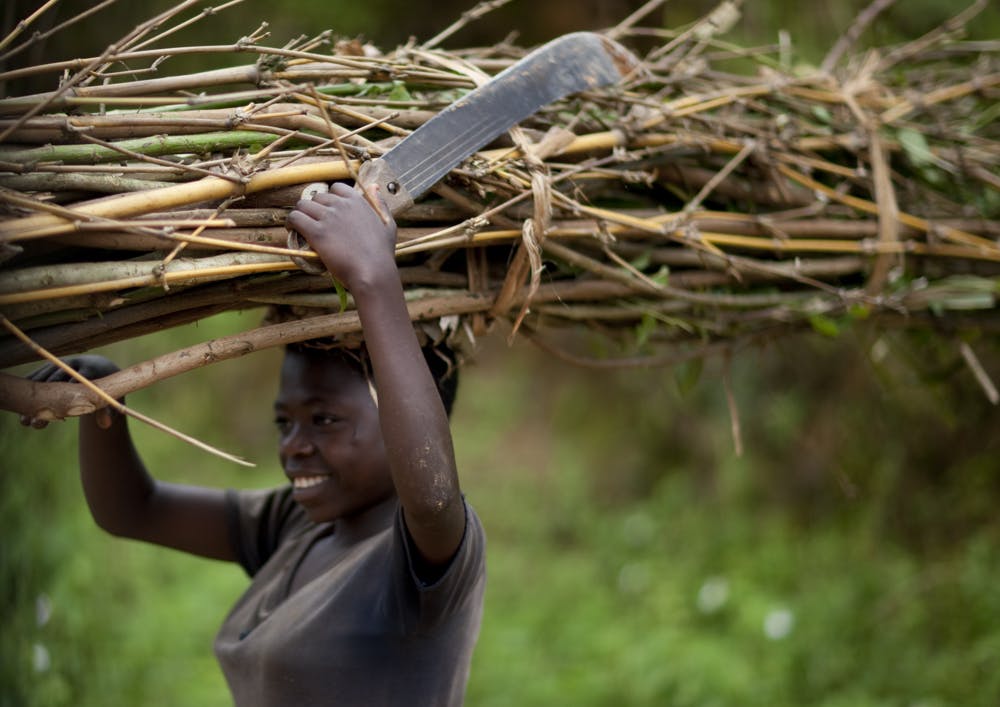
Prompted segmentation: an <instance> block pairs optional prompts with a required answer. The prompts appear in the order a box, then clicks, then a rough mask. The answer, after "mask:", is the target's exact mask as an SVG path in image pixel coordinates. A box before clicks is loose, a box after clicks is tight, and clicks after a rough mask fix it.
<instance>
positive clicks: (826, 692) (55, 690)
mask: <svg viewBox="0 0 1000 707" xmlns="http://www.w3.org/2000/svg"><path fill="white" fill-rule="evenodd" d="M861 4H862V3H854V4H853V5H854V9H857V6H859V5H861ZM153 5H154V3H147V6H148V7H150V8H151V7H153ZM387 5H388V3H387V0H376V1H375V2H372V3H367V4H362V3H352V4H345V3H338V4H336V5H333V4H330V3H323V4H319V3H316V4H315V5H313V4H309V3H301V4H299V3H296V4H295V8H296V10H295V13H291V12H289V11H287V10H283V12H282V13H281V17H280V18H277V19H278V21H277V22H275V23H274V29H275V35H276V36H277V37H279V38H280V37H284V36H290V35H292V34H294V33H297V32H299V31H310V32H311V31H314V30H315V29H316V28H317V27H319V26H333V27H334V28H335V29H337V30H338V31H341V32H343V33H344V34H355V33H358V32H364V33H365V34H366V35H368V36H370V37H372V38H376V39H379V38H380V37H383V38H382V39H379V41H383V42H386V43H388V42H392V41H397V40H398V38H399V37H404V38H405V36H406V35H407V34H409V33H414V34H418V36H428V35H429V34H431V33H432V32H434V31H436V29H439V28H440V27H442V26H444V25H446V24H447V23H448V22H449V21H450V20H451V19H453V18H454V17H456V16H457V15H458V13H459V12H460V10H461V9H465V6H463V5H455V6H452V4H448V3H444V4H442V5H439V6H438V7H440V8H441V9H440V10H439V11H438V15H437V22H436V23H434V24H433V26H429V27H426V26H419V25H418V23H417V22H414V24H413V27H415V29H407V27H408V26H409V25H405V23H401V18H400V17H399V13H398V12H397V13H396V15H395V16H394V17H395V19H394V21H393V23H392V26H391V27H388V26H387V25H388V24H389V23H386V22H379V21H378V20H377V16H376V15H374V14H365V13H374V12H384V11H385V9H386V6H387ZM748 5H751V6H752V8H751V9H748V10H747V11H746V14H747V19H746V21H745V25H744V29H742V30H740V31H745V32H747V33H748V36H751V35H752V34H753V33H754V32H756V33H759V36H765V35H766V36H772V35H773V33H774V32H775V31H776V29H777V28H779V27H786V26H787V27H788V28H789V29H790V30H792V32H793V36H796V37H798V36H807V37H811V38H813V39H815V40H816V41H817V42H819V40H822V43H821V44H815V45H813V48H811V49H807V50H806V54H807V55H808V54H809V52H810V51H811V52H812V53H813V55H816V54H817V53H818V55H819V56H822V51H820V50H818V49H817V48H816V47H825V46H828V45H829V44H831V43H832V42H833V41H834V39H835V37H836V32H835V31H834V30H833V29H832V28H833V27H836V28H838V30H837V31H839V30H840V28H843V27H845V26H846V25H847V24H848V23H849V18H850V17H851V15H852V13H853V9H851V4H850V3H843V4H840V5H838V4H831V3H822V5H823V6H826V5H836V7H833V8H826V7H823V8H821V7H820V5H821V3H816V4H815V8H813V5H812V4H810V5H808V7H809V8H810V11H809V12H802V11H801V8H802V7H803V5H802V4H801V3H799V4H795V5H794V7H796V8H800V9H799V10H798V11H797V12H785V11H784V10H783V5H787V8H790V7H792V6H793V4H792V3H780V2H773V3H766V4H758V3H748ZM943 5H945V6H947V5H953V4H952V3H932V2H929V1H924V2H913V1H911V2H907V1H906V0H900V2H899V3H898V6H899V7H898V8H897V9H896V10H895V11H894V14H893V15H892V19H893V22H892V23H890V24H888V25H887V27H886V28H885V29H880V30H879V31H883V32H886V33H894V32H898V33H900V34H907V35H910V36H912V35H914V34H917V33H919V32H921V31H924V30H926V29H928V28H929V27H931V26H934V24H935V23H936V22H939V21H940V20H941V19H943V17H945V16H947V15H949V14H953V12H954V11H955V10H957V9H959V7H961V5H957V4H954V6H952V7H942V6H943ZM247 6H248V7H250V8H252V10H248V11H246V13H245V14H244V15H243V19H240V20H238V21H233V20H231V19H230V20H227V23H226V24H225V25H224V26H226V27H227V28H230V29H231V32H230V33H231V34H232V35H233V38H236V37H238V36H239V34H241V33H245V32H247V31H249V30H250V29H252V28H253V27H251V26H250V25H256V21H257V20H258V19H263V18H265V17H269V16H273V14H274V13H271V12H269V11H268V10H265V9H261V6H260V5H253V4H251V3H247ZM595 6H596V4H595ZM513 7H515V8H518V7H519V11H520V13H521V15H514V14H507V15H498V16H497V18H493V19H488V20H486V21H485V24H486V25H488V29H489V30H490V31H492V32H494V33H495V35H494V36H493V37H488V38H487V39H484V40H483V41H495V39H498V38H502V37H503V36H505V35H506V34H507V33H508V32H509V31H510V30H512V29H521V30H522V36H523V37H525V41H537V40H536V37H537V38H538V39H541V38H544V35H539V34H538V33H539V32H544V31H545V30H542V29H539V26H540V24H541V22H540V21H534V20H531V19H530V18H526V17H525V16H526V14H527V13H529V12H530V13H535V15H532V17H535V16H536V15H537V16H538V17H541V16H542V15H545V16H546V17H547V16H548V15H549V14H552V15H553V16H555V17H556V18H557V19H560V20H561V21H562V22H563V27H562V28H560V29H558V30H553V29H550V30H548V32H549V34H557V33H558V32H559V31H563V30H564V29H576V28H579V22H577V20H579V19H580V17H581V11H580V10H579V9H575V10H572V11H571V10H568V9H566V8H567V7H569V6H568V5H560V3H557V2H553V3H551V5H549V4H548V3H534V4H531V5H530V6H528V5H527V4H526V3H523V2H522V3H518V2H515V3H514V4H513ZM560 7H561V8H562V10H559V8H560ZM573 7H575V8H579V5H573ZM627 7H628V6H627V5H616V4H614V3H601V4H600V8H601V9H600V12H605V13H610V12H611V10H609V8H612V9H614V10H616V11H617V10H621V9H627ZM334 8H336V9H334ZM667 8H668V10H667V13H666V14H667V21H668V24H670V25H674V24H677V23H680V22H681V21H684V20H686V19H690V18H691V17H693V16H695V14H696V12H697V11H698V10H699V9H703V8H704V5H703V4H702V5H698V6H696V5H695V4H692V3H681V2H676V3H668V5H667ZM787 8H785V9H787ZM813 10H814V11H813ZM118 12H120V13H121V15H122V16H121V17H119V21H120V22H121V25H122V27H125V26H126V25H127V26H128V27H131V26H132V25H133V24H134V23H135V21H136V20H137V19H138V17H137V16H135V15H134V13H135V10H134V6H133V7H129V8H128V10H127V11H126V9H125V6H124V4H123V5H122V7H121V9H120V10H119V11H118ZM600 12H598V10H595V13H594V14H593V15H588V18H589V21H590V22H592V23H593V22H596V23H597V24H598V25H607V24H610V23H612V22H613V21H615V20H616V19H618V18H620V17H622V16H624V14H626V13H625V12H619V13H618V14H615V15H612V16H607V15H606V16H604V17H601V16H600ZM24 14H26V13H23V12H22V13H21V15H22V16H23V15H24ZM408 14H414V15H420V18H419V19H420V21H421V22H423V20H424V18H425V17H426V16H427V14H428V13H420V12H415V11H414V12H411V13H408ZM584 14H585V13H584ZM234 16H235V15H229V14H227V15H226V17H234ZM595 18H596V19H595ZM788 23H792V24H788ZM911 25H912V26H911ZM546 26H549V27H551V26H554V25H551V24H550V25H546ZM798 26H802V27H805V29H803V30H802V33H801V34H796V28H797V27H798ZM995 26H996V25H994V27H995ZM373 28H382V31H383V34H381V35H380V34H379V32H378V31H376V30H375V29H373ZM104 31H105V32H107V33H108V34H107V35H105V36H107V37H108V41H110V39H112V38H114V37H115V36H117V34H120V32H118V33H117V34H116V33H114V32H112V30H110V29H105V30H104ZM483 31H484V32H485V31H486V30H485V29H484V30H483ZM393 33H396V34H395V35H394V34H393ZM532 33H535V34H532ZM79 34H85V33H79ZM813 39H810V41H813ZM90 41H91V42H93V41H94V38H93V37H90ZM474 41H475V39H474V37H473V35H472V34H470V35H466V37H465V38H463V36H462V35H459V36H458V37H457V38H456V41H455V45H456V46H458V45H463V46H464V45H468V44H472V43H473V42H474ZM258 316H259V315H258V314H257V313H252V312H251V313H245V314H230V315H225V316H221V317H217V318H214V319H211V320H208V321H205V322H203V323H201V324H200V325H198V326H195V327H187V328H184V329H180V330H176V331H172V332H166V333H162V334H158V335H155V336H151V337H147V338H145V339H142V340H138V341H134V342H130V343H128V344H121V345H117V346H114V347H110V348H109V349H107V350H106V351H105V352H106V353H108V354H109V355H111V356H112V357H114V358H115V359H116V360H118V361H119V362H120V363H123V364H127V363H133V362H137V361H140V360H144V359H146V358H149V357H150V356H153V355H156V354H158V353H162V352H164V351H166V350H172V349H175V348H178V347H180V346H183V345H185V344H186V343H194V342H197V341H201V340H204V339H205V338H209V337H212V336H218V335H222V334H225V333H229V332H232V331H236V330H239V329H242V328H247V327H249V326H253V325H254V324H255V323H256V321H257V318H258ZM972 343H973V345H974V346H975V347H976V350H977V351H978V352H979V353H980V354H981V355H982V357H983V361H984V364H985V365H986V367H987V369H988V370H989V371H991V372H992V373H993V374H994V376H995V377H996V375H997V372H998V371H1000V346H998V342H997V341H996V340H992V341H990V340H978V341H974V342H972ZM279 355H280V354H279V353H277V352H264V353H260V354H255V355H254V356H252V357H248V358H246V359H243V360H238V361H233V362H227V363H223V364H217V365H215V366H212V367H211V368H209V369H203V370H201V371H196V372H193V373H190V374H186V375H185V376H183V377H181V378H179V379H176V380H173V381H168V382H164V383H161V384H159V385H157V386H155V387H154V388H153V389H150V390H147V391H143V392H141V393H137V394H135V395H133V396H131V397H130V400H129V402H130V404H131V405H133V406H134V407H136V408H138V409H139V410H142V411H144V412H146V413H148V414H151V415H153V416H154V417H157V418H158V419H161V420H163V421H164V422H166V423H168V424H170V425H172V426H175V427H177V428H180V429H182V430H184V431H187V432H190V433H194V434H196V435H198V436H200V437H202V438H203V439H205V440H206V441H209V442H211V443H213V444H217V445H219V446H221V447H223V448H225V449H227V450H229V451H234V452H237V453H240V454H242V455H244V456H247V457H249V458H251V459H253V460H254V461H256V462H257V463H258V468H257V469H256V470H252V471H245V470H242V469H239V468H236V467H230V466H227V465H226V464H225V463H224V462H219V461H218V460H216V459H214V458H213V457H209V456H206V455H204V454H203V453H201V452H198V451H197V450H194V449H191V448H189V447H187V446H186V445H183V444H181V443H180V442H177V441H175V440H173V439H172V438H168V437H166V436H164V435H162V434H159V433H156V432H154V431H151V430H148V429H145V428H143V427H142V426H141V425H134V426H133V429H134V431H135V435H136V437H137V439H138V443H139V445H140V448H141V449H142V450H143V453H144V455H145V457H146V458H147V461H148V463H149V465H150V467H151V468H152V469H153V470H154V472H155V473H156V474H158V475H159V476H161V477H163V478H167V479H171V480H177V481H185V482H191V483H205V484H211V485H220V486H221V485H235V486H241V487H262V486H267V485H270V484H273V483H279V482H280V481H281V476H280V471H279V469H278V467H277V464H276V459H275V453H274V433H273V431H272V430H271V420H270V415H269V408H270V400H271V396H272V395H273V386H274V383H273V376H274V371H275V370H276V366H277V362H278V357H279ZM724 375H725V370H724V368H723V367H722V365H721V363H719V362H709V363H707V364H706V365H705V366H704V368H703V369H701V368H699V367H686V368H683V369H677V370H670V369H662V370H651V371H650V370H644V371H629V372H617V373H608V372H600V373H595V372H593V371H584V370H580V369H575V368H571V367H568V366H566V365H565V364H562V363H560V362H558V361H556V360H555V359H553V358H552V357H551V356H549V355H547V354H542V353H539V352H537V351H535V350H533V349H531V348H530V347H529V346H528V345H527V344H524V343H517V344H515V345H514V347H513V348H508V347H507V346H506V344H505V343H504V342H503V339H502V332H501V333H500V335H499V336H494V337H492V338H491V339H489V340H487V341H485V342H483V345H482V350H481V352H480V355H479V356H478V358H477V360H476V361H475V362H474V363H472V364H471V365H469V366H468V367H467V368H466V369H465V370H464V371H463V382H462V386H461V390H460V395H459V402H458V404H457V407H456V411H455V416H454V432H455V442H456V449H457V454H458V457H459V461H460V466H461V470H462V476H463V482H464V486H465V489H466V492H467V495H468V497H469V498H470V500H471V502H472V503H473V504H474V505H475V506H476V508H477V509H478V511H479V512H480V514H481V515H482V517H483V520H484V523H485V525H486V528H487V532H488V535H489V548H490V550H489V567H490V585H489V590H488V599H487V611H486V616H485V619H484V626H483V632H482V637H481V640H480V644H479V647H478V650H477V653H476V656H475V661H474V665H473V675H472V680H471V683H470V686H469V695H468V704H469V705H478V706H489V705H497V706H501V705H512V704H516V705H550V704H568V705H594V706H597V705H679V706H683V705H692V706H694V705H698V706H709V705H827V706H831V707H832V706H835V705H837V706H839V705H845V706H846V705H851V706H866V705H885V706H887V707H888V706H897V705H898V706H901V707H902V706H906V707H917V706H920V707H938V706H942V707H943V706H945V705H956V706H958V705H963V706H964V705H983V706H984V707H985V706H987V705H990V706H992V705H996V704H998V703H1000V671H997V670H996V666H997V665H1000V593H998V592H997V590H996V587H997V586H998V585H1000V542H998V541H1000V520H998V518H997V513H996V510H995V509H996V507H997V500H998V499H1000V435H998V433H997V430H1000V411H998V408H997V407H996V406H991V405H989V404H988V402H987V401H986V400H985V397H984V396H983V394H982V392H981V391H980V389H979V388H978V386H977V385H976V383H975V381H974V380H973V379H972V376H971V375H970V373H969V372H968V370H967V369H966V368H965V367H964V366H963V364H962V362H961V357H960V355H959V353H958V351H957V348H956V346H955V345H954V343H949V342H947V341H942V340H938V339H934V338H932V337H927V336H922V335H919V334H908V335H900V334H893V335H886V334H879V333H878V332H873V331H869V330H866V329H865V327H864V323H855V324H854V325H852V327H851V328H849V329H846V330H843V331H841V332H840V334H839V335H838V336H837V337H835V338H828V337H824V336H821V335H820V334H812V335H810V336H807V337H803V338H800V339H798V340H787V341H783V342H777V343H775V344H772V345H769V346H768V347H765V348H762V349H760V350H754V351H749V352H744V353H742V354H740V355H739V356H737V357H736V359H735V360H734V361H733V363H732V369H731V378H732V392H733V398H734V400H735V404H736V406H737V408H738V410H739V417H738V419H739V422H740V424H741V428H742V429H741V432H742V439H743V446H744V453H743V454H742V456H739V455H737V454H736V452H735V450H734V443H733V436H732V434H731V429H730V428H731V419H732V416H731V414H730V410H729V405H728V402H727V395H726V389H725V386H724V385H723V378H724ZM75 427H76V425H75V423H74V422H68V423H63V424H57V425H53V426H50V428H49V429H47V430H45V431H40V432H39V431H32V430H26V429H22V428H20V426H19V425H18V424H17V421H16V419H15V418H14V417H13V416H11V415H2V416H0V460H2V461H0V464H2V470H0V519H2V524H3V525H2V528H3V540H2V542H0V583H2V584H0V587H2V590H0V592H2V593H0V602H2V603H0V606H2V616H3V619H4V626H3V630H2V631H0V707H8V706H13V705H26V706H39V707H41V706H45V707H48V706H62V705H74V706H78V707H86V706H89V705H94V706H97V705H102V706H104V705H144V706H145V705H148V706H150V707H155V706H157V705H164V706H167V705H171V706H173V705H224V704H227V703H228V702H229V699H228V693H227V690H226V687H225V685H224V682H223V679H222V677H221V674H220V673H219V671H218V669H217V667H216V664H215V661H214V659H213V657H212V652H211V643H212V638H213V636H214V633H215V631H216V628H217V626H218V625H219V623H220V622H221V620H222V618H223V616H224V614H225V612H226V611H228V608H229V607H230V606H231V604H232V603H233V602H234V601H235V599H236V597H237V596H238V595H239V593H240V592H241V591H242V588H243V587H244V586H245V583H246V580H245V578H244V577H243V576H242V573H241V571H240V570H238V569H237V568H235V567H229V566H225V565H222V564H219V563H212V562H208V561H203V560H197V559H192V558H188V557H185V556H182V555H180V554H177V553H171V552H168V551H164V550H158V549H156V548H149V547H144V546H141V545H139V544H135V543H130V542H125V541H120V540H115V539H112V538H109V537H107V536H105V535H104V534H103V533H102V532H100V531H99V530H97V529H96V528H95V527H94V525H93V523H92V522H91V521H90V518H89V516H88V515H87V512H86V509H85V506H84V503H83V499H82V495H81V492H80V489H79V484H78V481H77V478H76V468H75V441H76V430H75Z"/></svg>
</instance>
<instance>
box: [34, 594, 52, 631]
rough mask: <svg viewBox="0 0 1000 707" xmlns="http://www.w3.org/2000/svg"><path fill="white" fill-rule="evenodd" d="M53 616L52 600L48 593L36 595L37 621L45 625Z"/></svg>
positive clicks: (40, 624) (38, 623)
mask: <svg viewBox="0 0 1000 707" xmlns="http://www.w3.org/2000/svg"><path fill="white" fill-rule="evenodd" d="M51 618H52V600H51V599H49V597H48V595H47V594H39V595H38V596H37V597H35V623H36V624H37V625H39V626H44V625H45V624H47V623H48V622H49V619H51Z"/></svg>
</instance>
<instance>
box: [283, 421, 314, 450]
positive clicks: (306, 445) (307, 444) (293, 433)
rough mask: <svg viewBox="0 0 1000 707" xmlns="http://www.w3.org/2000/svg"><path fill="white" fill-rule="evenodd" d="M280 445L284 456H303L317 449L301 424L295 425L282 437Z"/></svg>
mask: <svg viewBox="0 0 1000 707" xmlns="http://www.w3.org/2000/svg"><path fill="white" fill-rule="evenodd" d="M279 447H280V451H281V454H282V456H285V457H301V456H306V455H309V454H312V453H313V451H315V447H314V446H313V443H312V440H310V438H309V435H307V434H305V433H304V431H303V430H302V428H301V427H300V426H299V425H293V426H292V429H290V430H289V431H288V434H286V435H284V436H283V437H282V438H281V441H280V442H279Z"/></svg>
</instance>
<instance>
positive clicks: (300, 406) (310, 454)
mask: <svg viewBox="0 0 1000 707" xmlns="http://www.w3.org/2000/svg"><path fill="white" fill-rule="evenodd" d="M274 411H275V422H276V424H277V426H278V434H279V442H278V456H279V458H280V460H281V466H282V468H283V469H284V470H285V474H286V475H287V476H288V478H289V479H290V480H291V482H292V485H293V487H294V491H293V496H292V497H293V498H294V499H295V500H296V501H297V502H298V503H300V504H301V505H302V506H303V507H304V508H305V509H306V512H307V513H308V514H309V517H310V518H311V519H312V520H313V521H314V522H318V523H321V522H329V521H333V520H336V519H337V518H348V517H351V516H353V515H356V514H358V513H361V512H363V511H366V510H368V509H369V508H371V507H373V506H375V505H377V504H378V503H381V502H382V501H385V500H387V499H388V498H389V497H391V496H392V495H393V494H395V488H394V487H393V485H392V477H391V475H390V473H389V465H388V460H387V457H386V452H385V446H384V444H383V442H382V431H381V429H380V428H379V417H378V408H377V407H376V405H375V401H374V400H373V399H372V395H371V393H370V391H369V387H368V383H367V381H365V379H364V378H363V377H362V376H361V375H359V374H358V372H357V371H356V370H354V369H353V368H351V367H350V366H349V365H348V364H346V363H345V362H343V361H341V360H339V359H338V358H337V357H335V356H331V357H326V356H323V355H322V354H304V353H301V352H294V351H289V352H287V353H286V354H285V360H284V363H283V364H282V367H281V383H280V386H279V388H278V396H277V399H276V400H275V402H274Z"/></svg>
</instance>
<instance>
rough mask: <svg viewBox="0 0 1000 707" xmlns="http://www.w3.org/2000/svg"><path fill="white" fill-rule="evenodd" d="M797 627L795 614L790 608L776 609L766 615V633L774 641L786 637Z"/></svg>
mask: <svg viewBox="0 0 1000 707" xmlns="http://www.w3.org/2000/svg"><path fill="white" fill-rule="evenodd" d="M793 628H795V614H793V613H792V611H791V610H790V609H785V608H782V609H774V610H772V611H770V612H768V614H767V616H765V617H764V635H765V636H767V637H768V638H770V639H771V640H772V641H780V640H781V639H783V638H786V637H787V636H788V634H790V633H791V632H792V629H793Z"/></svg>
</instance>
